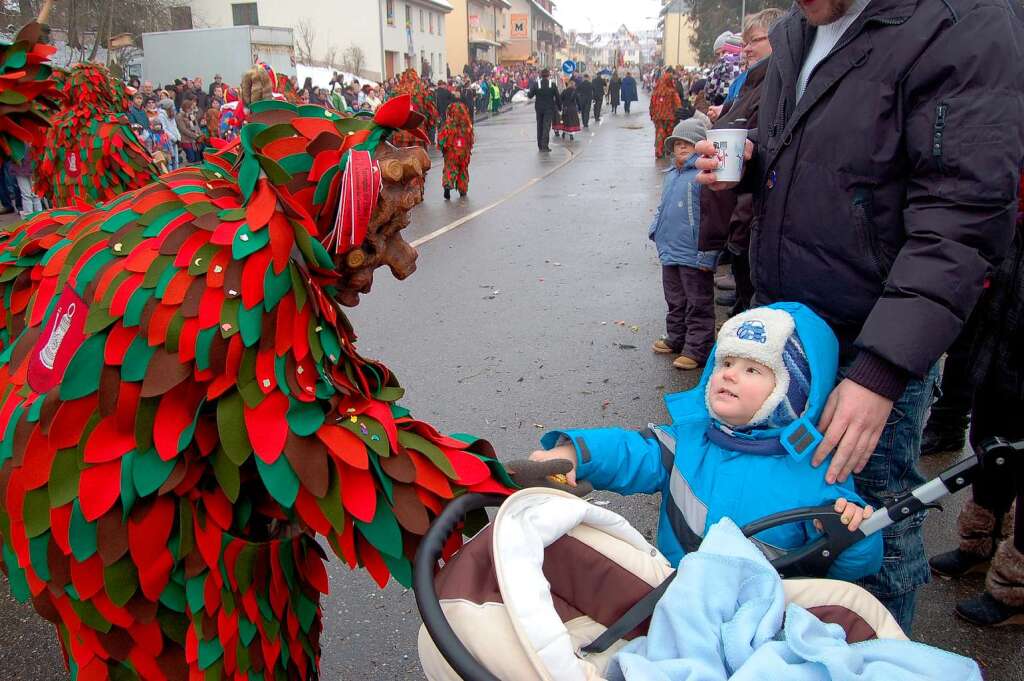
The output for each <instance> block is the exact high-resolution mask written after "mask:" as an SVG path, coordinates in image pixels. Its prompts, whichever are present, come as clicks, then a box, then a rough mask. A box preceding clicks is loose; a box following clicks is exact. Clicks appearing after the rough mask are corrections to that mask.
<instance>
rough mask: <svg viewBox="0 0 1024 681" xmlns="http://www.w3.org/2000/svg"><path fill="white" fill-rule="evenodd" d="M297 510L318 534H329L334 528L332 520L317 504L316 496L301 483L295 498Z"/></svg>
mask: <svg viewBox="0 0 1024 681" xmlns="http://www.w3.org/2000/svg"><path fill="white" fill-rule="evenodd" d="M295 510H296V511H298V513H299V517H300V518H302V520H303V521H304V522H305V523H306V524H307V525H309V526H310V527H311V528H313V530H314V531H316V533H317V534H323V535H328V534H330V533H331V532H332V531H333V530H334V528H333V527H332V526H331V522H330V521H329V520H328V519H327V518H326V516H324V513H323V511H321V510H320V506H319V505H317V503H316V498H315V497H314V496H313V495H312V494H310V492H309V491H308V490H307V489H306V488H305V487H303V486H301V485H300V486H299V495H298V497H296V499H295Z"/></svg>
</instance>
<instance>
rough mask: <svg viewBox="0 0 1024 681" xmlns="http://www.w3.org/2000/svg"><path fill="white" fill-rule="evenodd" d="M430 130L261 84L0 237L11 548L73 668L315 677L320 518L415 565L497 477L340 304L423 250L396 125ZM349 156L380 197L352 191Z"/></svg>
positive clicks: (393, 565)
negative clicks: (99, 198) (229, 109)
mask: <svg viewBox="0 0 1024 681" xmlns="http://www.w3.org/2000/svg"><path fill="white" fill-rule="evenodd" d="M420 125H422V117H421V116H419V115H418V114H416V113H415V112H412V111H411V109H410V101H409V98H407V97H405V98H398V99H395V100H392V101H390V102H388V104H387V105H386V106H384V107H381V109H380V110H379V111H378V115H377V117H376V118H375V119H369V118H358V117H355V118H353V117H346V116H343V115H339V114H337V113H335V112H331V111H328V110H325V109H323V108H320V107H316V106H300V107H296V106H294V105H292V104H289V103H286V102H279V101H263V102H258V103H254V104H253V105H252V107H251V112H250V116H249V121H248V123H247V124H246V125H245V126H244V127H243V128H242V130H241V134H240V139H239V141H238V142H236V143H234V144H232V145H230V146H228V147H226V148H225V149H223V150H222V151H220V152H218V153H216V154H208V155H207V156H206V158H205V162H204V163H203V164H202V165H201V166H199V167H190V168H183V169H180V170H177V171H174V172H172V173H169V174H167V175H165V176H163V177H162V178H160V179H159V180H157V181H155V182H153V183H151V184H149V185H147V186H145V187H143V188H141V189H138V190H135V191H131V192H128V193H125V194H122V195H121V196H119V197H117V198H116V199H114V200H113V201H110V202H106V203H101V204H99V205H98V206H96V207H95V208H93V209H90V210H86V211H83V210H72V209H59V210H51V211H45V212H43V213H40V214H38V215H36V216H34V217H33V218H32V219H31V220H29V221H27V222H25V223H22V224H19V225H17V226H15V227H14V228H12V229H11V230H10V231H9V232H6V233H4V234H2V235H0V296H2V298H3V305H2V306H0V350H2V353H0V430H2V438H0V556H2V561H0V564H2V566H3V567H4V569H5V570H6V572H7V573H8V575H9V581H10V584H11V588H12V591H13V593H14V595H15V596H16V597H17V598H18V599H19V600H22V601H26V600H29V599H31V600H32V603H33V605H34V606H35V608H36V610H37V611H38V612H39V613H40V614H41V615H42V616H44V617H46V618H47V619H49V620H50V621H52V622H54V623H55V624H56V626H57V629H58V633H59V636H60V639H61V642H62V644H63V646H64V650H65V651H66V653H67V656H68V659H69V666H70V668H71V674H72V678H76V679H89V680H90V681H91V680H93V679H146V680H151V679H172V680H174V681H191V680H192V679H246V680H255V679H261V680H269V679H313V678H316V677H317V675H318V673H317V669H318V662H319V654H320V648H319V635H320V631H321V612H320V595H321V594H322V593H326V592H327V589H328V583H327V573H326V570H325V567H324V560H325V556H324V554H323V552H322V549H321V548H320V545H319V544H318V542H317V540H316V536H317V535H322V536H324V537H325V538H326V540H327V543H328V544H329V545H330V547H331V548H332V549H333V551H334V552H335V553H336V554H337V555H338V556H340V557H341V558H342V559H343V560H344V561H345V562H346V563H347V564H348V565H350V566H351V567H353V568H355V567H364V568H366V570H367V571H368V572H369V573H370V575H371V576H372V577H373V579H374V580H375V581H376V582H377V583H379V584H381V585H384V584H385V583H386V582H387V581H388V580H389V578H390V577H392V576H393V577H394V578H395V579H396V580H398V581H399V582H401V583H403V584H406V585H408V584H409V583H410V581H411V577H412V568H411V562H410V561H411V559H412V557H413V556H414V553H415V550H416V548H417V546H418V543H419V540H420V538H421V536H422V535H423V533H424V532H425V531H426V529H427V526H428V525H429V523H430V521H431V519H432V518H433V517H435V516H436V515H437V514H438V513H439V512H440V511H441V510H442V508H443V507H444V505H445V504H446V503H447V501H449V500H450V499H452V498H454V497H455V496H457V495H459V494H461V493H463V492H465V491H467V490H468V491H480V492H492V491H493V492H499V493H504V492H507V491H509V488H510V487H511V485H512V483H511V481H510V480H509V479H508V477H507V475H506V473H505V471H504V469H503V468H502V467H501V466H500V465H499V464H498V463H497V461H496V459H495V456H494V452H493V450H492V449H491V447H490V446H489V445H488V444H487V443H486V442H484V441H482V440H475V439H473V438H470V437H464V436H457V437H449V436H445V435H442V434H441V433H439V432H438V431H437V430H435V429H434V428H433V427H431V426H430V425H428V424H426V423H423V422H421V421H417V420H415V419H413V418H412V417H411V415H410V414H409V412H408V411H407V410H406V409H403V408H402V407H400V406H399V405H398V404H397V400H399V399H400V398H401V397H402V394H403V391H402V389H401V388H400V387H399V385H398V382H397V380H396V379H395V377H394V376H393V375H392V374H391V372H390V371H388V369H387V368H386V367H385V366H384V365H383V364H380V363H378V362H375V361H372V360H368V359H365V358H363V357H361V356H360V355H359V354H358V353H357V351H356V348H355V344H354V343H355V335H354V333H353V331H352V328H351V327H350V325H349V323H348V321H347V319H346V318H345V316H344V314H343V312H342V309H341V307H340V305H339V302H340V301H348V302H349V303H354V302H357V301H358V295H359V293H365V292H366V291H367V290H368V289H369V285H370V281H371V280H372V271H373V269H374V268H375V267H377V266H379V265H382V264H387V265H389V266H390V267H391V269H392V270H393V272H394V273H395V274H396V276H398V277H399V278H404V277H405V276H408V275H409V274H410V273H411V272H412V270H413V268H414V261H415V251H413V250H412V248H411V247H410V246H409V245H408V244H406V243H405V242H404V240H402V239H401V236H400V234H399V232H400V230H401V229H402V228H404V227H405V226H406V225H407V224H408V221H409V217H408V211H409V209H410V208H412V207H413V206H414V205H415V204H417V203H418V202H419V201H420V200H421V196H422V191H423V190H422V187H423V178H424V174H425V171H426V169H428V168H429V160H428V159H427V158H426V154H425V153H424V152H423V150H421V149H401V150H399V149H396V148H394V147H393V146H391V145H390V144H388V143H387V142H386V139H387V137H388V136H389V135H390V134H391V133H392V132H393V130H394V129H395V128H398V127H404V128H406V129H409V128H416V127H418V126H420ZM350 151H352V152H356V153H349V152H350ZM358 152H368V153H369V154H370V155H372V160H373V162H374V163H373V164H370V168H371V170H374V171H375V172H377V173H379V175H372V174H371V177H378V178H382V180H381V179H378V180H377V181H378V182H379V183H380V184H381V186H380V187H379V190H380V199H379V203H377V205H376V206H375V207H373V206H371V208H372V211H371V210H367V206H366V205H365V203H364V202H363V199H364V198H365V197H364V196H363V195H361V194H360V193H359V192H358V191H356V192H353V193H350V194H343V193H342V186H343V184H344V180H345V178H346V177H348V173H349V172H353V173H363V171H365V168H366V167H367V163H366V160H367V159H366V156H365V154H364V155H357V153H358ZM354 159H359V163H357V162H356V160H354ZM364 179H365V173H363V175H359V176H357V177H355V178H354V179H350V180H349V182H350V184H352V185H353V186H354V187H357V188H358V187H359V186H360V185H361V183H362V182H363V180H364ZM339 201H341V205H340V206H339ZM350 202H354V203H353V204H352V205H349V204H350ZM346 212H351V214H352V216H353V217H352V219H351V220H342V219H341V215H342V214H343V213H346ZM364 217H369V222H368V224H363V223H362V222H361V220H362V219H363V218H364ZM339 230H341V233H339ZM349 232H350V233H349ZM325 243H326V244H329V245H330V246H331V248H330V250H328V248H326V247H325V246H324V245H323V244H325ZM457 542H458V539H457V538H455V539H453V540H452V545H451V546H450V547H449V548H450V549H451V550H455V548H457ZM449 555H450V554H449Z"/></svg>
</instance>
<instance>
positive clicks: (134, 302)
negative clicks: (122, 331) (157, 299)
mask: <svg viewBox="0 0 1024 681" xmlns="http://www.w3.org/2000/svg"><path fill="white" fill-rule="evenodd" d="M152 297H153V289H148V288H139V289H136V290H135V293H133V294H132V297H131V298H129V299H128V306H127V307H126V308H125V311H124V319H123V320H122V323H123V324H124V325H125V326H126V327H129V328H130V327H133V326H138V325H139V324H141V323H142V311H143V310H145V309H146V303H147V302H149V299H150V298H152Z"/></svg>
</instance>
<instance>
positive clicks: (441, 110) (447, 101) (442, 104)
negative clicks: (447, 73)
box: [434, 87, 452, 118]
mask: <svg viewBox="0 0 1024 681" xmlns="http://www.w3.org/2000/svg"><path fill="white" fill-rule="evenodd" d="M451 103H452V93H451V92H450V91H449V90H448V88H444V87H439V88H437V90H435V91H434V104H435V105H436V106H437V114H438V115H439V116H440V117H441V118H444V115H445V112H446V111H447V110H448V107H449V106H451Z"/></svg>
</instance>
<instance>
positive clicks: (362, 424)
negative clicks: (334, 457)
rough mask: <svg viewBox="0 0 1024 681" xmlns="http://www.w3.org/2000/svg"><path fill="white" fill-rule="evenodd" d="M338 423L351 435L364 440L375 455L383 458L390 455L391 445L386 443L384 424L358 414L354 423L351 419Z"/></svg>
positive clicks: (386, 436)
mask: <svg viewBox="0 0 1024 681" xmlns="http://www.w3.org/2000/svg"><path fill="white" fill-rule="evenodd" d="M338 425H340V426H342V427H343V428H346V429H348V430H349V431H351V432H352V434H353V435H355V436H356V437H358V438H359V439H360V440H362V441H363V442H365V443H366V446H367V447H369V448H370V449H371V450H373V452H374V453H375V454H376V455H377V456H379V457H382V458H385V459H386V458H388V457H389V456H391V445H390V444H389V443H388V434H387V431H386V430H384V426H382V425H381V424H380V423H378V422H377V420H376V419H373V418H370V417H369V416H360V417H359V418H358V420H357V421H356V422H355V423H353V422H352V420H351V419H344V420H342V421H341V422H340V423H339V424H338ZM364 429H365V431H366V432H365V434H364V433H363V430H364Z"/></svg>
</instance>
